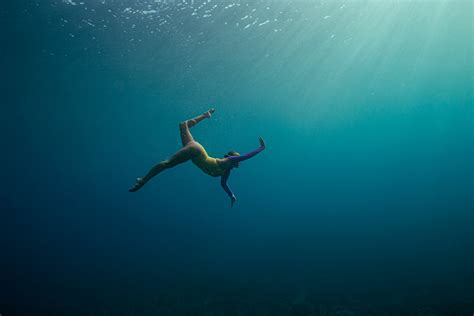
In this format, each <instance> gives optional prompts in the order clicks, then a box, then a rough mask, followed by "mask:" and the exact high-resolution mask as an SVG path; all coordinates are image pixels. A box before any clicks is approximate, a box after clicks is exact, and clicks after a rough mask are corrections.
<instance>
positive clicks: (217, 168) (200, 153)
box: [192, 142, 227, 177]
mask: <svg viewBox="0 0 474 316" xmlns="http://www.w3.org/2000/svg"><path fill="white" fill-rule="evenodd" d="M194 145H195V148H196V151H197V152H196V156H195V157H193V158H192V162H193V163H194V164H195V165H196V166H197V167H198V168H199V169H201V170H202V171H204V172H205V173H207V174H208V175H210V176H212V177H220V176H223V175H224V174H225V173H226V171H227V170H226V169H224V168H222V167H221V165H220V164H219V162H218V161H217V159H216V158H212V157H209V155H208V154H207V152H206V150H205V149H204V147H203V146H202V145H201V144H199V143H198V142H194Z"/></svg>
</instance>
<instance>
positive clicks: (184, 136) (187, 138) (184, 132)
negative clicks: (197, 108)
mask: <svg viewBox="0 0 474 316" xmlns="http://www.w3.org/2000/svg"><path fill="white" fill-rule="evenodd" d="M214 112H215V110H214V109H209V110H208V111H206V112H204V113H203V114H201V115H199V116H196V117H195V118H193V119H190V120H186V121H184V122H181V123H179V133H180V135H181V142H182V144H183V146H186V145H187V144H189V143H190V142H192V141H194V138H193V135H191V132H190V131H189V129H190V128H191V127H193V126H194V125H196V124H197V123H199V122H201V121H202V120H204V119H206V118H210V117H211V115H212V113H214Z"/></svg>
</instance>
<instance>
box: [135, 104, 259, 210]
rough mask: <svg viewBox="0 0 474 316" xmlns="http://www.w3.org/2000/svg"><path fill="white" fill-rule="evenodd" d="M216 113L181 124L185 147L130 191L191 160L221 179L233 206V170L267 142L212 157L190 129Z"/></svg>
mask: <svg viewBox="0 0 474 316" xmlns="http://www.w3.org/2000/svg"><path fill="white" fill-rule="evenodd" d="M214 112H215V110H214V109H210V110H208V111H207V112H205V113H203V114H201V115H199V116H197V117H195V118H193V119H190V120H187V121H184V122H181V123H180V124H179V130H180V134H181V141H182V144H183V147H182V148H181V149H180V150H178V151H177V152H176V153H175V154H174V155H173V156H171V157H170V158H169V159H167V160H164V161H161V162H159V163H158V164H157V165H155V166H154V167H153V168H151V169H150V171H149V172H148V173H147V174H146V175H145V176H144V177H143V178H137V181H136V183H135V185H134V186H133V187H132V188H131V189H129V191H130V192H135V191H137V190H139V189H140V188H141V187H143V185H145V183H147V182H148V181H150V179H151V178H153V177H154V176H156V175H158V174H159V173H160V172H162V171H163V170H165V169H169V168H173V167H174V166H176V165H178V164H181V163H184V162H186V161H188V160H191V161H192V162H193V163H194V164H195V165H196V166H197V167H198V168H199V169H201V170H202V171H204V172H205V173H206V174H208V175H210V176H212V177H221V186H222V188H223V189H224V191H225V192H226V193H227V195H228V196H229V197H230V199H231V206H233V205H234V203H235V201H236V200H237V198H236V197H235V194H234V193H233V192H232V190H231V189H230V188H229V186H228V185H227V180H228V178H229V176H230V172H231V170H232V169H233V168H238V167H239V165H240V162H242V161H244V160H247V159H250V158H252V157H253V156H255V155H256V154H258V153H259V152H261V151H262V150H264V149H265V142H264V141H263V139H262V138H261V137H259V141H260V147H258V148H257V149H255V150H254V151H252V152H250V153H248V154H246V155H243V156H241V155H240V154H239V153H237V152H235V151H230V152H228V153H227V154H226V155H225V156H224V158H213V157H210V156H209V155H208V154H207V152H206V150H205V149H204V147H203V146H202V145H201V144H199V143H198V142H197V141H195V140H194V138H193V136H192V135H191V132H190V131H189V129H190V128H191V127H193V126H195V125H196V124H197V123H199V122H201V121H202V120H204V119H206V118H210V117H211V116H212V114H213V113H214Z"/></svg>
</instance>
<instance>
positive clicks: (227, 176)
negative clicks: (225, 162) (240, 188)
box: [221, 172, 237, 207]
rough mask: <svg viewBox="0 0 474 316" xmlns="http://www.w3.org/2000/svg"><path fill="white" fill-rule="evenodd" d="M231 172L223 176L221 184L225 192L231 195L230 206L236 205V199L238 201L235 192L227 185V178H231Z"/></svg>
mask: <svg viewBox="0 0 474 316" xmlns="http://www.w3.org/2000/svg"><path fill="white" fill-rule="evenodd" d="M229 175H230V172H227V173H226V174H224V175H223V176H222V177H221V186H222V188H223V189H224V191H225V193H227V195H228V196H229V197H230V207H232V206H234V203H235V201H237V198H236V197H235V195H234V193H233V192H232V190H231V189H230V188H229V186H228V185H227V179H229Z"/></svg>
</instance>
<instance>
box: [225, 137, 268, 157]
mask: <svg viewBox="0 0 474 316" xmlns="http://www.w3.org/2000/svg"><path fill="white" fill-rule="evenodd" d="M258 141H259V142H260V147H258V148H257V149H255V150H253V151H251V152H249V153H247V154H245V155H243V156H232V157H229V159H230V160H231V161H233V162H242V161H245V160H247V159H250V158H252V157H253V156H255V155H256V154H258V153H259V152H261V151H262V150H264V149H265V141H264V140H263V138H262V137H259V138H258Z"/></svg>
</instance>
